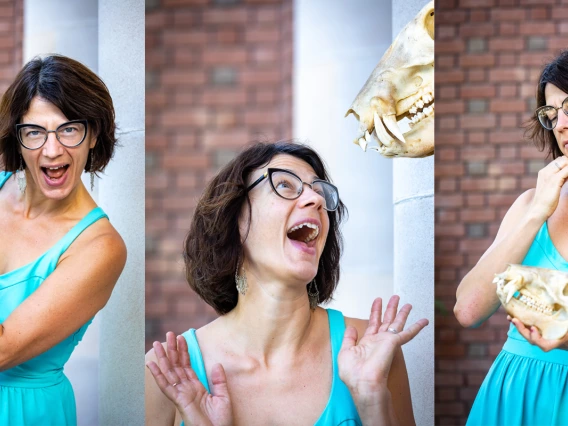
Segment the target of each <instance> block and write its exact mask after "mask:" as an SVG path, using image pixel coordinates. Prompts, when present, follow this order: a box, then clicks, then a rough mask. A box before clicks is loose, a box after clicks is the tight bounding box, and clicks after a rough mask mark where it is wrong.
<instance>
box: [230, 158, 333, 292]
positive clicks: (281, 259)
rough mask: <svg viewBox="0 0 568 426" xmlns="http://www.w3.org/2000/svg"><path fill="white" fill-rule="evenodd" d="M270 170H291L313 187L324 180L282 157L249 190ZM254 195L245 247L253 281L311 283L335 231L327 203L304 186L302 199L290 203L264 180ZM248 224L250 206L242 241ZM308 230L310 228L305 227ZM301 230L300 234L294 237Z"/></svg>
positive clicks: (296, 161) (242, 225)
mask: <svg viewBox="0 0 568 426" xmlns="http://www.w3.org/2000/svg"><path fill="white" fill-rule="evenodd" d="M269 167H272V168H280V169H286V170H289V171H291V172H293V173H294V174H296V175H297V176H299V177H300V178H301V179H302V181H304V182H307V183H312V182H313V180H314V179H318V176H317V175H316V173H315V172H314V169H313V168H312V167H311V166H310V165H308V164H307V163H306V162H305V161H303V160H300V159H298V158H296V157H293V156H291V155H286V154H280V155H277V156H275V157H274V158H273V159H272V160H271V161H270V163H268V165H267V166H266V167H264V168H262V169H258V170H256V171H254V172H253V173H251V175H250V176H249V182H248V184H249V185H250V184H251V183H252V182H254V181H255V180H256V179H257V178H259V177H260V176H261V175H262V173H264V172H265V171H266V169H267V168H269ZM275 184H276V182H275ZM248 195H249V198H250V202H251V211H252V220H251V223H250V230H249V233H248V237H247V239H246V241H245V242H244V251H245V265H246V273H247V275H248V274H252V275H253V276H255V278H257V279H258V280H260V282H268V281H270V280H278V281H282V282H286V281H288V282H294V283H296V282H301V283H303V284H307V283H308V282H310V281H311V280H312V279H313V278H314V277H315V276H316V274H317V270H318V263H319V258H320V256H321V253H322V252H323V249H324V246H325V241H326V239H327V233H328V231H329V216H328V212H327V211H326V210H325V209H324V199H323V197H322V196H320V195H319V194H318V193H316V192H314V191H313V190H312V189H311V188H310V187H309V186H308V185H304V190H303V192H302V194H301V195H300V197H299V198H297V199H295V200H287V199H284V198H281V197H279V196H278V195H277V194H276V193H275V192H274V191H273V190H272V187H271V185H270V182H269V181H268V179H264V180H263V181H262V182H261V183H260V184H259V185H257V186H256V187H254V188H253V189H252V190H251V191H250V192H249V194H248ZM247 218H248V209H247V207H246V204H245V206H244V207H243V210H242V213H241V217H240V219H239V225H240V231H241V236H244V235H246V229H247V227H246V225H247ZM302 224H304V225H305V226H303V227H302V226H300V225H302ZM307 224H309V225H307ZM298 226H300V229H296V230H295V231H292V228H296V227H298ZM314 226H315V228H314ZM312 238H313V239H312ZM306 241H307V242H306Z"/></svg>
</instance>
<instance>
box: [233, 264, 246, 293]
mask: <svg viewBox="0 0 568 426" xmlns="http://www.w3.org/2000/svg"><path fill="white" fill-rule="evenodd" d="M241 266H242V262H241V259H240V258H239V261H238V262H237V270H236V271H235V283H236V284H237V291H238V292H239V293H240V294H241V296H244V295H245V294H247V290H248V284H247V276H246V275H245V271H244V269H243V275H239V268H240V267H241Z"/></svg>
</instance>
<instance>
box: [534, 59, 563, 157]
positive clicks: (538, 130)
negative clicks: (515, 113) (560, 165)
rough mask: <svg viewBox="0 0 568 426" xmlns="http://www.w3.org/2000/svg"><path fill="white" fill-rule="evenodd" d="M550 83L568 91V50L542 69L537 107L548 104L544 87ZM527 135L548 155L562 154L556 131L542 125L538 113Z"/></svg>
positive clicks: (538, 86)
mask: <svg viewBox="0 0 568 426" xmlns="http://www.w3.org/2000/svg"><path fill="white" fill-rule="evenodd" d="M548 83H551V84H554V85H555V86H556V87H558V88H559V89H560V90H562V91H563V92H565V93H568V50H565V51H563V52H561V53H560V55H558V56H557V57H556V58H554V59H553V60H552V61H551V62H550V63H548V64H546V65H545V67H544V69H543V70H542V73H541V74H540V78H539V80H538V85H537V88H536V106H537V108H540V107H541V106H544V105H546V98H545V96H544V88H545V87H546V85H547V84H548ZM525 136H526V137H528V138H529V139H532V140H533V141H534V143H535V145H536V146H537V148H538V149H539V151H544V150H547V157H552V159H555V158H558V157H561V156H562V151H561V150H560V147H559V146H558V141H557V140H556V137H555V136H554V132H553V131H552V130H547V129H545V128H544V127H542V126H541V125H540V122H539V121H538V117H537V116H536V114H534V115H533V116H532V117H531V119H530V121H529V122H528V124H527V126H526V132H525Z"/></svg>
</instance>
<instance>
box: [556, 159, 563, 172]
mask: <svg viewBox="0 0 568 426" xmlns="http://www.w3.org/2000/svg"><path fill="white" fill-rule="evenodd" d="M554 165H555V166H556V168H557V169H558V170H559V171H560V170H562V167H560V166H559V165H558V163H557V162H556V161H555V162H554Z"/></svg>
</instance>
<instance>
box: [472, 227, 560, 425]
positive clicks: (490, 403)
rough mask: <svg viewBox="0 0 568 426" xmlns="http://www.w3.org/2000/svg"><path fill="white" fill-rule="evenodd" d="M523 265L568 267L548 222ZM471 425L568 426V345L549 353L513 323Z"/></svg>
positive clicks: (475, 406) (484, 386)
mask: <svg viewBox="0 0 568 426" xmlns="http://www.w3.org/2000/svg"><path fill="white" fill-rule="evenodd" d="M523 265H526V266H535V267H539V268H548V269H555V270H559V271H566V272H568V260H566V259H564V258H563V257H562V256H561V255H560V253H558V250H556V248H555V247H554V245H553V244H552V240H551V239H550V235H549V233H548V225H547V224H546V222H545V223H544V225H543V226H542V228H541V229H540V231H539V232H538V234H537V236H536V238H535V239H534V241H533V243H532V245H531V247H530V249H529V251H528V253H527V255H526V257H525V259H524V260H523ZM467 425H468V426H475V425H484V426H485V425H507V426H515V425H523V426H530V425H539V426H553V425H554V426H555V425H568V350H562V349H553V350H551V351H549V352H544V351H542V350H541V349H540V348H539V347H538V346H534V345H531V344H530V343H529V342H528V341H527V340H526V339H525V338H524V337H523V336H522V335H521V334H520V333H519V332H518V330H517V328H516V327H515V326H514V325H512V324H511V326H510V328H509V332H508V339H507V341H506V342H505V345H504V346H503V350H502V351H501V353H500V354H499V355H498V356H497V358H496V359H495V362H494V363H493V365H492V366H491V369H490V370H489V373H488V374H487V377H486V378H485V380H484V382H483V384H482V385H481V388H480V390H479V393H478V394H477V397H476V399H475V402H474V403H473V407H472V408H471V412H470V414H469V418H468V420H467Z"/></svg>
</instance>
